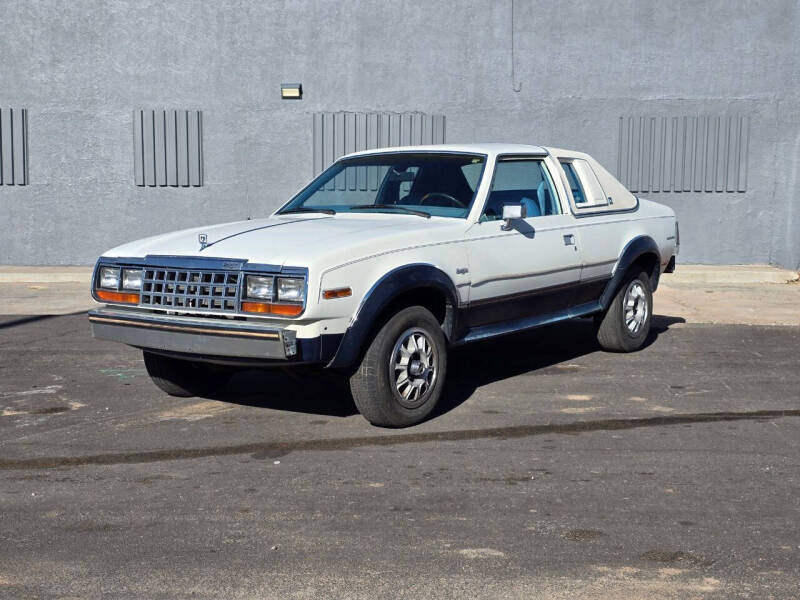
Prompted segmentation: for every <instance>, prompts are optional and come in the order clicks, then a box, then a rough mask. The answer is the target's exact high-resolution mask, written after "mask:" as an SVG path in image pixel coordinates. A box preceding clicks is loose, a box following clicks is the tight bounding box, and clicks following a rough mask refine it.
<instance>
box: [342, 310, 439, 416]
mask: <svg viewBox="0 0 800 600" xmlns="http://www.w3.org/2000/svg"><path fill="white" fill-rule="evenodd" d="M446 372H447V342H446V340H445V337H444V333H442V328H441V326H440V325H439V322H438V321H437V320H436V317H434V316H433V314H432V313H431V312H430V311H429V310H427V309H425V308H423V307H421V306H412V307H410V308H406V309H403V310H401V311H400V312H398V313H397V314H396V315H394V316H393V317H392V318H391V319H389V321H388V322H387V323H386V324H385V325H383V327H381V329H380V331H378V334H377V335H376V336H375V338H374V339H373V340H372V342H371V343H370V345H369V347H368V348H367V351H366V352H365V354H364V358H363V359H362V361H361V364H360V365H359V366H358V370H357V371H356V372H355V373H354V374H353V375H352V376H351V377H350V390H351V392H352V394H353V400H354V401H355V403H356V407H358V410H359V412H360V413H361V414H362V415H363V416H364V418H366V419H367V420H368V421H369V422H370V423H372V424H373V425H379V426H383V427H406V426H409V425H414V424H416V423H419V422H420V421H422V420H423V419H425V417H427V416H428V415H429V414H430V413H431V411H432V410H433V409H434V408H435V407H436V404H437V402H438V401H439V398H440V397H441V395H442V390H443V388H444V379H445V375H446Z"/></svg>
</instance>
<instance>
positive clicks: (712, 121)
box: [617, 115, 750, 193]
mask: <svg viewBox="0 0 800 600" xmlns="http://www.w3.org/2000/svg"><path fill="white" fill-rule="evenodd" d="M749 145H750V117H748V116H741V115H731V116H676V117H644V116H637V117H621V118H620V120H619V146H618V150H617V177H618V178H619V180H620V181H622V182H623V183H624V184H625V185H626V186H627V187H628V189H630V190H631V191H632V192H643V193H648V192H673V193H674V192H744V191H746V190H747V154H748V149H749Z"/></svg>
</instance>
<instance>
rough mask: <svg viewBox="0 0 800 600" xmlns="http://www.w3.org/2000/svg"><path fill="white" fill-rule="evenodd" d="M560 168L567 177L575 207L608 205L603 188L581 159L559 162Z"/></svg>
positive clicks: (589, 167)
mask: <svg viewBox="0 0 800 600" xmlns="http://www.w3.org/2000/svg"><path fill="white" fill-rule="evenodd" d="M560 162H561V167H562V168H563V169H564V175H566V177H567V183H569V187H570V191H571V192H572V199H573V200H574V201H575V206H577V207H578V208H585V207H589V206H604V205H606V204H608V198H607V197H606V194H605V192H604V191H603V187H602V186H601V185H600V181H599V180H598V179H597V175H595V173H594V171H593V170H592V167H591V166H589V163H588V162H586V161H585V160H583V159H581V158H574V159H570V160H561V161H560Z"/></svg>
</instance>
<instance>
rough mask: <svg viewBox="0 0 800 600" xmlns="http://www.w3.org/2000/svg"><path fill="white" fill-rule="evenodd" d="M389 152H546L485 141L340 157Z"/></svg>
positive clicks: (429, 145) (374, 150)
mask: <svg viewBox="0 0 800 600" xmlns="http://www.w3.org/2000/svg"><path fill="white" fill-rule="evenodd" d="M391 152H461V153H468V154H486V155H489V156H491V155H498V154H541V155H546V154H548V151H547V149H546V148H545V147H544V146H534V145H531V144H504V143H500V142H486V143H480V144H426V145H421V146H395V147H393V148H375V149H373V150H362V151H360V152H353V153H351V154H347V155H345V156H343V157H342V158H350V157H353V156H365V155H369V154H386V153H391Z"/></svg>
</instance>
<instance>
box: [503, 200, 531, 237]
mask: <svg viewBox="0 0 800 600" xmlns="http://www.w3.org/2000/svg"><path fill="white" fill-rule="evenodd" d="M527 216H528V208H527V207H526V206H525V205H524V204H522V203H520V204H504V205H503V220H504V221H505V223H504V224H503V225H502V226H501V227H500V228H501V229H502V230H503V231H508V230H509V229H511V221H512V220H514V219H524V218H526V217H527Z"/></svg>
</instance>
